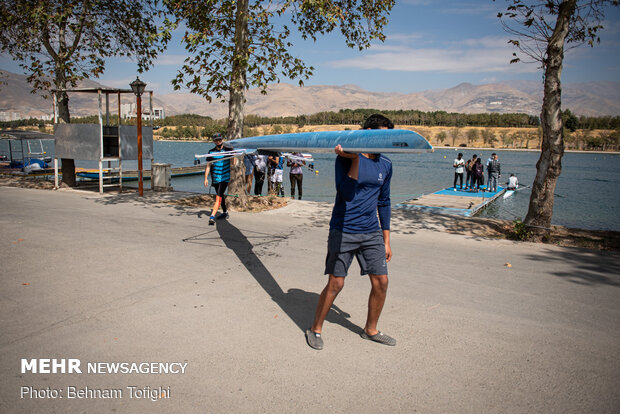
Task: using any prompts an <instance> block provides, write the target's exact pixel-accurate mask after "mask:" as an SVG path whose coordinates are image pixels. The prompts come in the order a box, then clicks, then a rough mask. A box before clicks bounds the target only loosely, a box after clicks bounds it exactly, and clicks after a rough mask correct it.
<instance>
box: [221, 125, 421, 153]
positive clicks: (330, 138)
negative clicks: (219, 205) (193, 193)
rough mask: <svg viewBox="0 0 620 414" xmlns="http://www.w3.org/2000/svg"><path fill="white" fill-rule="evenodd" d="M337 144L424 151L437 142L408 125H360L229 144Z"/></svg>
mask: <svg viewBox="0 0 620 414" xmlns="http://www.w3.org/2000/svg"><path fill="white" fill-rule="evenodd" d="M337 145H341V146H342V149H343V150H345V151H347V152H356V153H359V152H364V153H388V152H391V153H394V152H402V153H420V152H433V146H432V145H431V144H430V143H429V142H428V141H427V140H426V139H425V138H424V137H423V136H422V135H420V134H418V133H416V132H413V131H409V130H404V129H360V130H355V131H320V132H299V133H291V134H280V135H265V136H262V137H250V138H239V139H233V140H231V141H227V142H226V146H227V147H232V148H235V149H257V150H258V149H260V150H268V151H289V152H301V151H306V152H313V153H316V152H319V153H320V152H333V151H334V148H335V147H336V146H337Z"/></svg>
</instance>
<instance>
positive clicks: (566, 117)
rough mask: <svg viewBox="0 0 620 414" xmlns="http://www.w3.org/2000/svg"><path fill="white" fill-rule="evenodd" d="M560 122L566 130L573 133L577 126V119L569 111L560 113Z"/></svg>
mask: <svg viewBox="0 0 620 414" xmlns="http://www.w3.org/2000/svg"><path fill="white" fill-rule="evenodd" d="M562 122H563V123H564V128H566V129H568V130H569V131H570V132H575V131H576V130H577V126H578V125H579V121H578V120H577V117H576V116H575V115H573V113H572V112H571V111H570V110H569V109H565V110H564V112H562Z"/></svg>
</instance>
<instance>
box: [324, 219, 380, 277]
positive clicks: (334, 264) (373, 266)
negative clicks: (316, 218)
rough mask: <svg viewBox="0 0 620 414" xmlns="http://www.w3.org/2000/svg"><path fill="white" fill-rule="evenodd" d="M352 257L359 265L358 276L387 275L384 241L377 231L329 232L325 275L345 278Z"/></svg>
mask: <svg viewBox="0 0 620 414" xmlns="http://www.w3.org/2000/svg"><path fill="white" fill-rule="evenodd" d="M353 257H355V258H356V259H357V263H358V264H359V265H360V275H368V274H371V275H387V274H388V268H387V260H386V258H385V241H384V240H383V233H382V232H381V231H380V230H379V231H376V232H373V233H361V234H358V233H343V232H341V231H339V230H330V231H329V238H328V239H327V257H326V258H325V274H326V275H334V276H336V277H345V276H346V275H347V273H348V271H349V266H351V263H352V262H353Z"/></svg>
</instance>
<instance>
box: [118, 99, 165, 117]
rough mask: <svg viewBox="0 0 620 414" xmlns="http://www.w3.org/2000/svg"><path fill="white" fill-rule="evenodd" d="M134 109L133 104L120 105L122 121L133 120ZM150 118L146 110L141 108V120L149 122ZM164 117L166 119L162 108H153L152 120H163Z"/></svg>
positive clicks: (134, 105) (134, 115)
mask: <svg viewBox="0 0 620 414" xmlns="http://www.w3.org/2000/svg"><path fill="white" fill-rule="evenodd" d="M136 108H137V106H136V104H135V103H129V104H122V105H121V117H122V118H124V119H127V118H135V117H136V116H137V114H136ZM150 117H151V114H150V112H149V110H148V108H143V109H142V119H144V120H149V119H150ZM165 117H166V113H165V111H164V108H153V119H164V118H165Z"/></svg>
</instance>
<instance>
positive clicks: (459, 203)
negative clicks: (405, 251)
mask: <svg viewBox="0 0 620 414" xmlns="http://www.w3.org/2000/svg"><path fill="white" fill-rule="evenodd" d="M483 190H484V191H483ZM505 191H506V189H505V188H504V187H501V186H497V191H494V192H489V191H486V187H485V186H483V187H482V189H481V190H480V191H479V192H477V193H476V192H474V191H469V190H461V189H460V188H456V191H455V188H454V187H449V188H445V189H443V190H439V191H436V192H434V193H432V194H425V195H422V196H420V197H418V198H414V199H412V200H407V201H405V202H403V203H401V204H398V205H397V206H396V207H397V208H404V209H412V210H413V209H420V210H425V211H429V212H433V213H442V214H453V215H458V216H465V217H472V216H475V215H476V214H478V213H479V212H480V211H482V210H483V209H484V208H485V207H486V206H488V205H489V204H491V203H492V202H493V201H495V200H496V199H497V198H498V197H500V196H501V195H502V194H504V192H505Z"/></svg>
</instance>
